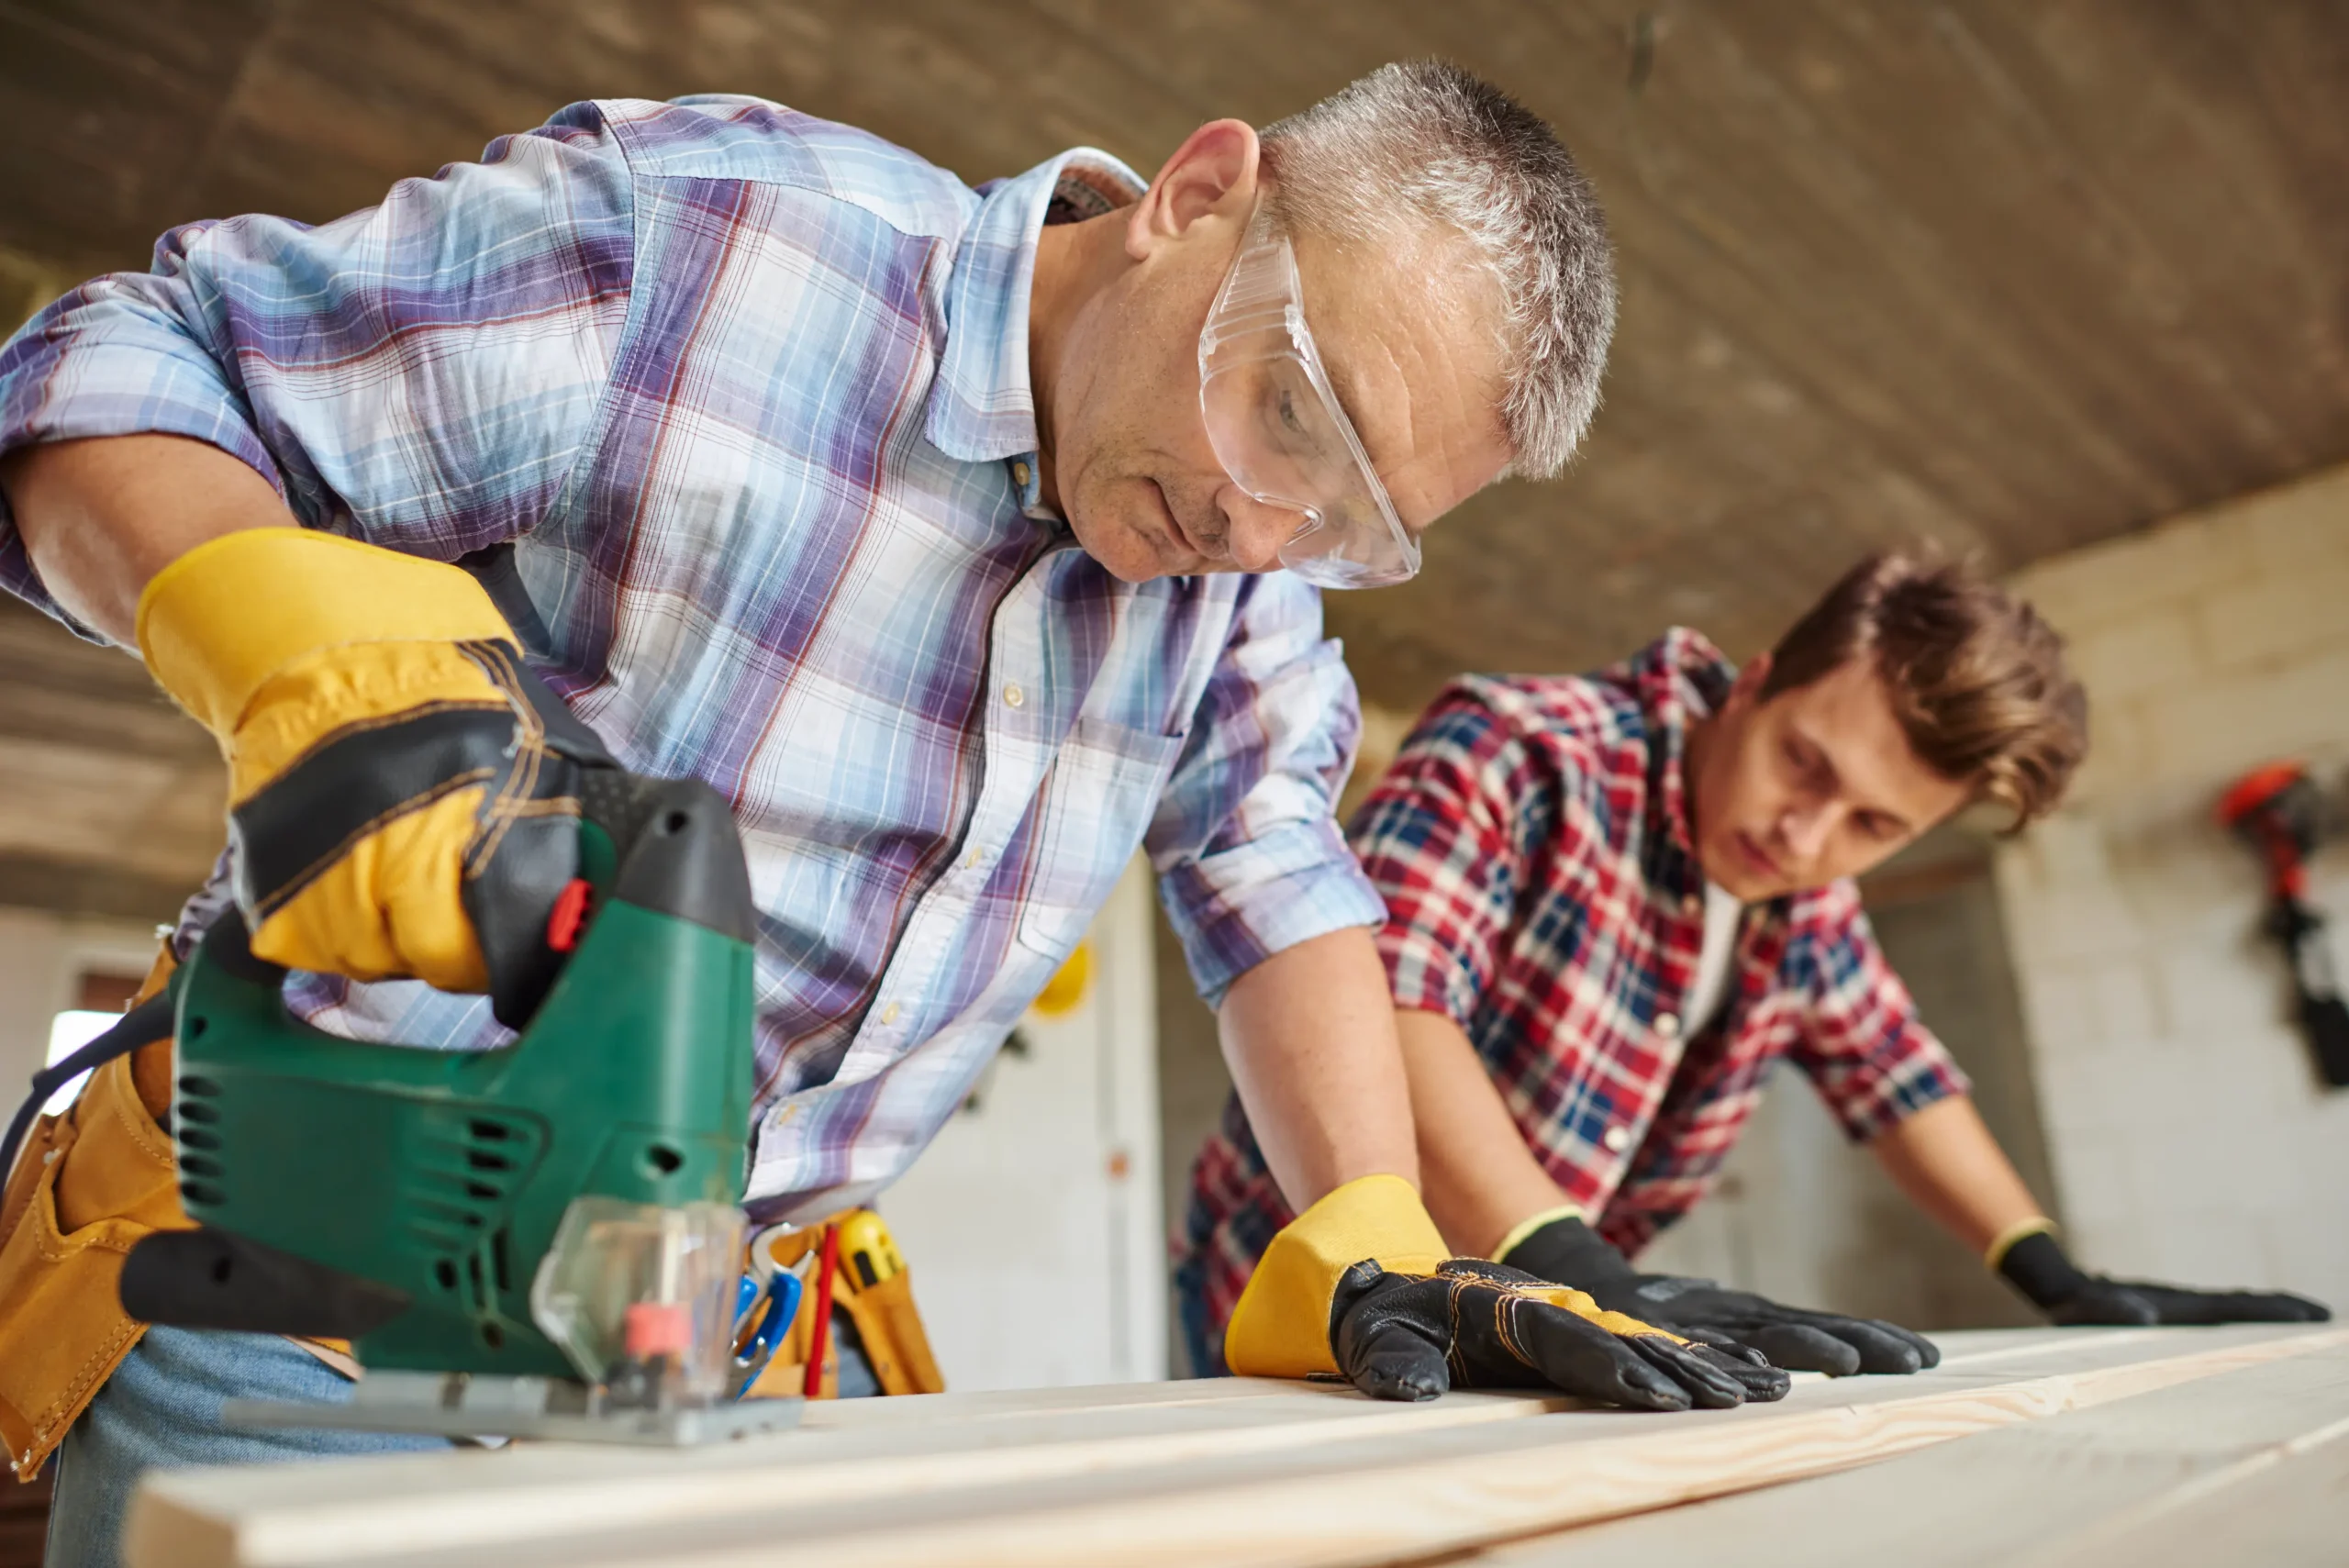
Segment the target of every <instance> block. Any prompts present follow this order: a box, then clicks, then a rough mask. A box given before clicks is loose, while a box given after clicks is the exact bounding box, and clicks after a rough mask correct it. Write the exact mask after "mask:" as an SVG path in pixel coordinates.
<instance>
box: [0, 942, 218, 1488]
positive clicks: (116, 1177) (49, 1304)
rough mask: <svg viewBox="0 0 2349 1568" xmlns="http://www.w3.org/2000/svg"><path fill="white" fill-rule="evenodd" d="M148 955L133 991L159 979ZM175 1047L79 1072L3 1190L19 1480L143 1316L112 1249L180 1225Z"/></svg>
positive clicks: (2, 1368) (99, 1382) (1, 1353)
mask: <svg viewBox="0 0 2349 1568" xmlns="http://www.w3.org/2000/svg"><path fill="white" fill-rule="evenodd" d="M171 971H172V963H171V960H170V958H169V956H168V955H166V956H164V957H161V958H158V959H157V960H156V962H155V967H154V969H153V970H152V971H151V972H150V973H149V974H148V977H147V984H145V985H143V986H142V987H140V989H139V999H140V1000H142V1001H143V1000H145V999H146V998H147V997H149V996H150V995H154V993H155V992H156V991H158V990H161V988H162V984H163V982H164V981H165V980H166V979H168V978H169V977H170V975H171ZM171 1078H172V1045H171V1041H170V1040H168V1039H166V1040H157V1041H155V1042H154V1043H152V1044H150V1045H144V1046H141V1047H140V1048H139V1050H138V1051H135V1052H133V1053H132V1054H131V1055H129V1056H124V1057H117V1058H116V1059H115V1060H114V1061H112V1062H107V1063H106V1065H105V1066H103V1067H101V1068H99V1069H98V1070H97V1071H96V1072H95V1073H91V1074H90V1077H89V1081H88V1082H87V1083H85V1084H83V1086H82V1092H81V1094H80V1095H78V1096H77V1097H76V1098H75V1099H74V1102H73V1103H72V1105H71V1106H68V1107H66V1109H65V1111H64V1112H63V1114H61V1115H59V1116H45V1117H42V1118H40V1119H39V1122H38V1123H37V1124H36V1125H35V1126H34V1128H33V1129H32V1131H31V1132H30V1133H28V1135H27V1136H26V1139H25V1145H26V1146H25V1150H24V1152H23V1153H22V1154H20V1155H19V1156H18V1157H17V1168H16V1170H15V1171H13V1172H12V1173H10V1174H9V1177H8V1184H7V1191H6V1198H5V1200H0V1232H5V1236H6V1240H0V1439H4V1440H6V1442H7V1445H8V1459H9V1462H10V1464H11V1465H12V1466H13V1468H14V1469H15V1470H16V1472H17V1479H18V1480H20V1481H30V1480H32V1479H33V1478H34V1477H35V1476H37V1475H38V1474H39V1473H40V1467H41V1465H42V1463H43V1462H45V1461H47V1459H48V1458H49V1455H50V1451H51V1450H52V1449H54V1448H55V1447H56V1446H57V1445H58V1443H59V1442H61V1441H62V1440H63V1439H64V1437H65V1431H66V1429H67V1428H68V1427H71V1426H72V1424H73V1421H74V1418H76V1417H78V1416H80V1415H81V1413H82V1411H83V1408H84V1407H86V1406H87V1405H88V1404H89V1403H90V1400H91V1397H92V1396H95V1394H96V1393H97V1391H98V1389H99V1388H100V1387H101V1386H103V1385H105V1383H106V1379H107V1378H108V1377H109V1376H111V1375H112V1374H113V1373H114V1369H115V1368H116V1367H117V1366H118V1365H120V1364H121V1362H122V1358H123V1357H124V1356H126V1355H128V1354H129V1353H130V1349H131V1347H132V1346H134V1345H136V1344H137V1343H138V1342H139V1335H140V1334H141V1333H143V1332H145V1329H146V1325H145V1324H143V1323H136V1322H133V1321H132V1320H131V1319H130V1318H129V1317H128V1316H127V1315H126V1314H125V1313H124V1312H123V1310H122V1304H121V1302H120V1300H119V1299H117V1296H116V1282H117V1280H118V1279H119V1278H120V1277H121V1274H122V1260H123V1255H124V1254H125V1253H127V1252H128V1251H130V1248H131V1245H132V1244H133V1243H134V1242H136V1241H137V1240H139V1238H140V1237H142V1236H145V1235H146V1234H148V1233H149V1232H150V1231H152V1230H159V1229H188V1228H189V1225H190V1221H189V1219H188V1218H187V1215H186V1213H185V1212H184V1210H182V1209H181V1207H180V1197H179V1184H178V1182H177V1181H176V1179H175V1177H174V1174H173V1160H172V1140H171V1139H170V1138H169V1137H167V1136H166V1135H165V1134H164V1132H163V1129H162V1128H161V1126H160V1125H159V1118H160V1117H161V1115H162V1114H163V1113H164V1112H165V1111H166V1110H168V1109H169V1107H170V1106H171V1098H172V1085H171Z"/></svg>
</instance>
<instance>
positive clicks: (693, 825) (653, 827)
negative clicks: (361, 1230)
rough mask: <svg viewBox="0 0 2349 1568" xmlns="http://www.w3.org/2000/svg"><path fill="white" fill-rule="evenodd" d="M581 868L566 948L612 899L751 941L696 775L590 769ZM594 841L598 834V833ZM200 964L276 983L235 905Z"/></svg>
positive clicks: (724, 812) (736, 858) (736, 863)
mask: <svg viewBox="0 0 2349 1568" xmlns="http://www.w3.org/2000/svg"><path fill="white" fill-rule="evenodd" d="M580 806H581V809H582V829H581V830H582V834H583V836H584V837H586V838H587V840H588V842H587V843H586V844H585V845H584V846H583V853H582V856H581V860H582V863H583V869H584V870H586V871H587V872H588V873H589V874H588V875H586V876H585V877H583V878H581V879H580V880H579V881H578V882H577V883H576V884H574V886H575V887H576V889H577V894H576V896H574V897H572V898H570V899H568V900H567V901H562V902H559V903H558V906H557V916H556V918H557V919H558V920H561V921H562V922H564V924H565V925H566V926H567V927H568V929H565V930H562V932H561V933H560V935H561V937H562V940H553V939H554V938H555V937H556V936H557V935H558V932H557V931H556V929H554V927H553V925H552V923H551V925H550V931H549V937H550V940H552V941H553V945H555V946H556V947H558V948H559V949H560V950H561V951H564V952H566V953H567V952H569V951H572V950H573V948H575V947H576V946H577V942H578V933H579V931H580V930H581V929H584V925H585V924H586V922H587V921H589V920H591V919H593V918H594V916H595V913H596V909H597V908H598V907H600V906H603V905H605V904H607V903H609V902H612V901H615V900H616V901H618V902H619V903H623V904H632V905H634V906H637V907H638V908H640V909H644V910H647V911H649V912H651V913H652V914H656V915H666V916H669V917H673V918H675V919H680V920H689V921H691V922H693V923H694V924H695V925H697V926H704V927H707V928H708V929H710V930H713V931H716V932H717V933H718V934H719V935H720V936H725V937H730V938H732V939H733V940H736V941H740V942H744V943H750V942H753V941H755V940H756V938H757V933H758V916H757V910H756V907H755V906H753V905H752V903H751V874H750V869H749V867H748V865H747V864H746V863H745V862H744V861H743V858H742V843H741V839H740V835H739V834H738V833H737V832H736V830H735V828H734V818H733V814H732V812H731V811H730V810H729V808H728V806H727V804H726V797H725V796H723V795H719V794H718V792H717V791H716V790H715V789H712V788H711V787H710V786H709V785H708V784H704V783H703V782H702V781H701V780H699V779H693V778H683V779H653V778H647V777H645V776H643V775H641V774H639V773H629V772H627V771H625V770H623V769H619V768H591V769H588V770H587V771H586V773H585V776H584V779H583V781H582V787H581V790H580ZM599 840H600V841H599ZM202 951H203V954H204V958H205V961H206V963H207V964H210V965H214V966H217V968H218V969H219V970H220V971H221V972H222V973H226V974H228V975H229V976H232V977H234V978H235V979H237V980H240V981H242V982H244V983H245V984H250V985H256V986H265V987H267V988H269V989H271V990H275V989H276V988H278V987H279V986H280V985H282V984H284V980H285V973H286V972H285V970H284V967H283V966H282V965H279V964H274V963H272V962H269V961H268V960H266V959H263V958H260V957H257V956H256V955H255V954H254V952H253V951H252V939H251V935H250V930H249V929H248V928H247V926H246V924H245V917H244V915H243V913H242V912H241V911H240V910H239V909H238V908H237V907H236V906H234V905H230V906H229V907H228V909H227V910H226V911H225V912H223V913H222V914H221V916H220V917H218V918H217V919H216V920H215V921H214V922H213V923H212V925H211V927H210V928H209V929H207V930H206V932H205V935H204V940H203V947H202Z"/></svg>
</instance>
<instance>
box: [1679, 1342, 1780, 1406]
mask: <svg viewBox="0 0 2349 1568" xmlns="http://www.w3.org/2000/svg"><path fill="white" fill-rule="evenodd" d="M1690 1353H1692V1354H1695V1355H1698V1356H1701V1357H1703V1358H1704V1359H1705V1360H1706V1361H1708V1362H1712V1363H1713V1364H1715V1365H1717V1366H1719V1367H1720V1369H1721V1370H1722V1371H1723V1372H1726V1373H1729V1374H1730V1376H1731V1377H1732V1378H1734V1379H1735V1380H1736V1381H1737V1385H1738V1387H1739V1388H1740V1389H1742V1390H1743V1391H1744V1394H1745V1396H1746V1398H1748V1399H1750V1400H1752V1401H1753V1403H1754V1404H1756V1405H1767V1404H1769V1403H1771V1402H1772V1401H1773V1400H1777V1399H1784V1398H1785V1397H1786V1396H1787V1390H1788V1389H1790V1388H1792V1387H1793V1386H1794V1385H1795V1380H1794V1379H1793V1378H1792V1377H1789V1376H1788V1375H1787V1373H1784V1372H1782V1371H1780V1370H1779V1369H1778V1368H1776V1367H1775V1366H1772V1365H1771V1364H1770V1362H1769V1358H1768V1357H1766V1356H1765V1355H1763V1353H1762V1352H1761V1351H1757V1350H1755V1349H1753V1347H1752V1346H1750V1345H1737V1346H1733V1347H1731V1349H1730V1350H1726V1351H1725V1350H1722V1349H1721V1348H1720V1346H1718V1345H1696V1346H1692V1347H1690Z"/></svg>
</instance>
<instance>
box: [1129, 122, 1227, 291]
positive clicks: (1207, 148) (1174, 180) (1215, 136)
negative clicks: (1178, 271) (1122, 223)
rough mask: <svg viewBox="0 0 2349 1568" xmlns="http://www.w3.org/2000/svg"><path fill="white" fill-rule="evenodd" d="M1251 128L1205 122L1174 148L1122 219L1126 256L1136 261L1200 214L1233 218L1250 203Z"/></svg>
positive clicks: (1184, 230)
mask: <svg viewBox="0 0 2349 1568" xmlns="http://www.w3.org/2000/svg"><path fill="white" fill-rule="evenodd" d="M1259 151H1260V147H1259V144H1258V142H1257V140H1256V128H1255V127H1253V126H1252V125H1250V124H1249V123H1248V122H1247V121H1245V120H1209V121H1208V123H1207V124H1205V125H1203V126H1201V127H1200V128H1198V129H1197V130H1195V131H1193V132H1192V133H1191V134H1190V135H1189V136H1187V137H1186V138H1185V139H1184V140H1183V145H1182V146H1180V147H1178V148H1176V149H1175V156H1173V157H1172V158H1169V159H1168V160H1167V161H1166V166H1165V167H1164V168H1163V169H1161V170H1159V172H1158V178H1156V179H1155V180H1152V182H1151V183H1150V189H1149V190H1148V191H1145V192H1144V193H1143V194H1142V198H1141V200H1140V201H1138V202H1136V203H1135V204H1134V209H1133V211H1132V213H1131V214H1130V215H1129V216H1128V217H1127V219H1126V254H1127V255H1128V256H1130V257H1131V258H1132V259H1133V260H1135V261H1142V260H1144V259H1145V258H1147V257H1148V256H1150V255H1151V254H1152V252H1153V251H1156V250H1159V249H1160V248H1161V247H1163V246H1164V245H1166V244H1168V243H1169V242H1171V241H1174V240H1176V239H1181V238H1182V237H1183V236H1184V235H1186V234H1187V233H1189V232H1190V230H1191V227H1192V225H1194V224H1196V223H1197V222H1198V221H1199V220H1200V219H1201V218H1203V217H1230V218H1232V219H1234V220H1237V219H1240V218H1242V217H1246V216H1247V215H1248V213H1250V212H1251V211H1252V210H1253V209H1254V207H1255V206H1256V172H1257V158H1258V154H1259Z"/></svg>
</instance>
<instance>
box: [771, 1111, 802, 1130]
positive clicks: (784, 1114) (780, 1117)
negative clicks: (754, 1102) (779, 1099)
mask: <svg viewBox="0 0 2349 1568" xmlns="http://www.w3.org/2000/svg"><path fill="white" fill-rule="evenodd" d="M798 1114H799V1107H798V1106H777V1107H776V1109H775V1113H774V1124H775V1126H777V1127H782V1126H784V1125H785V1123H787V1122H789V1121H790V1120H791V1119H792V1118H795V1117H796V1116H797V1115H798Z"/></svg>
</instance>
